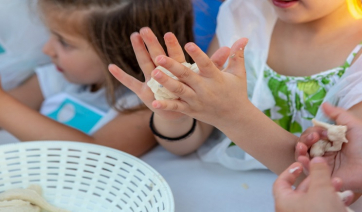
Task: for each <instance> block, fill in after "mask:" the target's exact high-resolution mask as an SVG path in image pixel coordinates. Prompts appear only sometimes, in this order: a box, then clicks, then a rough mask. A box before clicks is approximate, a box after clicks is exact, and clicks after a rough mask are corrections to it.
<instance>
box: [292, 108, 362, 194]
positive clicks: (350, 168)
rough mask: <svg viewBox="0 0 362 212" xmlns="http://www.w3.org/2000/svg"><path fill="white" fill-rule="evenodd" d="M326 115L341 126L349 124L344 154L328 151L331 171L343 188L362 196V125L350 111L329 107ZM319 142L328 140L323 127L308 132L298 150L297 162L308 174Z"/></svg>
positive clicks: (304, 134)
mask: <svg viewBox="0 0 362 212" xmlns="http://www.w3.org/2000/svg"><path fill="white" fill-rule="evenodd" d="M322 108H323V111H324V113H325V114H326V115H327V116H328V117H329V118H330V119H332V120H333V121H335V122H336V124H337V125H345V126H347V128H348V130H347V132H346V138H347V140H348V143H344V144H343V146H342V149H341V150H340V151H333V152H326V153H325V154H324V155H323V158H324V159H325V160H326V161H327V164H328V165H329V167H330V168H331V169H330V170H331V174H332V177H338V178H341V179H342V180H343V182H344V184H343V189H344V190H345V189H348V190H352V191H354V192H357V193H362V180H361V177H360V176H361V175H362V154H361V151H362V122H361V121H360V120H359V119H357V118H355V117H354V116H353V115H351V114H350V112H348V111H346V110H344V109H341V108H337V107H333V106H331V105H329V104H326V103H325V104H323V105H322ZM319 140H328V135H327V130H326V129H325V128H323V127H320V126H315V127H311V128H309V129H307V130H306V131H305V132H304V133H303V134H302V135H301V137H300V138H299V141H298V143H297V145H296V148H295V152H296V154H295V157H296V160H297V161H299V162H301V163H302V164H303V167H304V169H305V170H306V171H307V172H308V170H309V162H310V160H311V158H312V157H311V156H310V154H309V152H308V150H309V149H310V148H311V147H312V145H313V144H315V143H316V142H318V141H319Z"/></svg>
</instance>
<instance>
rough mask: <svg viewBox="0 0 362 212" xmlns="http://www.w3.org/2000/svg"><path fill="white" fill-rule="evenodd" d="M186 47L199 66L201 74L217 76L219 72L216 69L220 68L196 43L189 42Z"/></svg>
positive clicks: (211, 76) (209, 76)
mask: <svg viewBox="0 0 362 212" xmlns="http://www.w3.org/2000/svg"><path fill="white" fill-rule="evenodd" d="M185 49H186V51H187V53H188V54H189V55H190V56H191V57H192V59H193V60H194V61H195V63H196V64H197V66H198V67H199V69H200V75H201V76H204V77H208V78H215V76H216V75H217V74H218V73H219V71H216V70H218V68H217V67H216V66H215V64H214V63H213V61H211V60H210V58H209V57H208V56H207V55H206V54H205V53H204V52H203V51H202V50H201V49H200V48H199V47H198V46H197V45H196V44H194V43H188V44H186V45H185ZM218 62H219V61H218Z"/></svg>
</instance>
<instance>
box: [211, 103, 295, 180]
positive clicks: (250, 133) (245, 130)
mask: <svg viewBox="0 0 362 212" xmlns="http://www.w3.org/2000/svg"><path fill="white" fill-rule="evenodd" d="M224 120H225V121H224V122H223V123H221V124H220V125H218V126H216V127H218V128H219V129H220V130H221V131H223V132H224V133H225V134H226V135H227V136H228V137H229V138H230V139H231V140H232V141H233V142H234V143H235V144H237V145H238V146H239V147H241V148H242V149H243V150H245V151H246V152H247V153H249V154H250V155H252V156H253V157H255V158H256V159H257V160H259V161H260V162H261V163H263V164H264V165H265V166H267V167H268V168H269V169H270V170H272V171H273V172H274V173H276V174H280V173H281V172H283V170H285V169H286V168H287V167H288V166H289V165H290V164H292V163H293V162H295V157H294V151H295V145H296V141H297V137H296V136H295V135H293V134H291V133H289V132H288V131H286V130H284V129H283V128H281V127H280V126H279V125H277V124H276V123H274V122H273V121H272V120H271V119H270V118H268V117H267V116H265V115H264V114H263V113H262V112H261V111H260V110H259V109H257V108H256V107H255V106H253V105H252V104H251V103H250V102H247V103H245V104H244V105H242V106H241V107H240V110H237V111H234V113H233V114H232V115H230V116H229V117H225V119H224Z"/></svg>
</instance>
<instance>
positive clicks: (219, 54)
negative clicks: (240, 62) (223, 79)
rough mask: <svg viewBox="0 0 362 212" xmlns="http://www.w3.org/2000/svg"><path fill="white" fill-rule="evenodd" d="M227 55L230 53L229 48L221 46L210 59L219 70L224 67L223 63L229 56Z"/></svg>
mask: <svg viewBox="0 0 362 212" xmlns="http://www.w3.org/2000/svg"><path fill="white" fill-rule="evenodd" d="M229 55H230V48H229V47H221V48H220V49H218V50H217V51H216V52H215V53H214V54H213V55H212V56H211V58H210V59H211V61H212V62H213V63H214V64H215V66H216V67H217V68H218V69H219V70H222V69H223V68H224V64H225V63H226V61H227V59H228V58H229Z"/></svg>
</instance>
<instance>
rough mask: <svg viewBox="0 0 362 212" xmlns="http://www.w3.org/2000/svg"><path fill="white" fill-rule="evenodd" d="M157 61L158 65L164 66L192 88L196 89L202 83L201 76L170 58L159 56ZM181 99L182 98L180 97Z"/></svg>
mask: <svg viewBox="0 0 362 212" xmlns="http://www.w3.org/2000/svg"><path fill="white" fill-rule="evenodd" d="M156 61H157V63H158V64H160V66H162V67H164V68H165V69H167V70H169V71H170V72H171V73H172V74H174V75H175V76H176V77H177V78H178V79H179V80H180V81H181V82H184V83H186V84H187V85H189V86H190V87H192V88H194V87H196V86H198V85H199V84H200V83H199V82H200V76H199V75H198V74H196V73H195V72H193V71H191V70H190V69H189V68H187V67H185V66H184V65H182V64H180V63H178V62H176V61H175V60H173V59H172V58H169V57H166V56H158V57H157V58H156ZM160 76H161V75H160ZM155 79H156V78H155ZM170 91H171V90H170ZM171 92H172V91H171ZM178 93H179V94H180V92H178ZM179 94H177V93H175V95H177V96H178V95H179ZM179 97H181V96H179ZM181 98H182V97H181Z"/></svg>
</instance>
